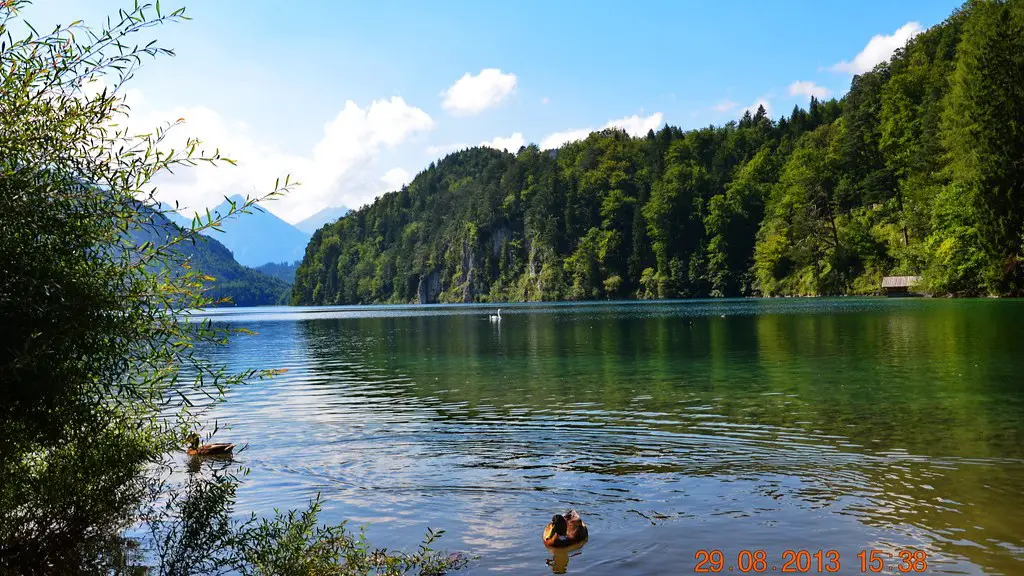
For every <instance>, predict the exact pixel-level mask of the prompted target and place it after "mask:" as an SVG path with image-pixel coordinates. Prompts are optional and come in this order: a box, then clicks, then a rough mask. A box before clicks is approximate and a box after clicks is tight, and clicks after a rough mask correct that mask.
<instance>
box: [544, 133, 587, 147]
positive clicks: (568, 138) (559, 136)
mask: <svg viewBox="0 0 1024 576" xmlns="http://www.w3.org/2000/svg"><path fill="white" fill-rule="evenodd" d="M593 131H594V129H592V128H580V129H578V130H565V131H563V132H554V133H552V134H549V135H548V136H547V138H544V139H543V140H541V141H540V149H541V150H551V149H552V148H560V147H561V146H563V145H564V144H568V143H569V142H575V141H577V140H583V139H584V138H586V137H587V136H589V135H590V133H591V132H593Z"/></svg>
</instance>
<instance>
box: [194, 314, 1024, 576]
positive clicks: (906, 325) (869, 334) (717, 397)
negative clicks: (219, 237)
mask: <svg viewBox="0 0 1024 576" xmlns="http://www.w3.org/2000/svg"><path fill="white" fill-rule="evenodd" d="M494 310H495V307H494V306H486V307H481V306H475V305H467V306H448V307H445V306H398V307H336V308H250V309H230V310H215V311H211V312H210V316H211V317H213V318H215V319H216V320H217V321H226V322H230V323H232V324H234V325H236V326H242V327H246V328H249V329H252V330H255V331H256V332H257V333H258V334H257V335H255V336H248V337H238V338H236V339H235V340H234V341H233V342H232V343H231V344H230V345H228V346H226V347H224V348H221V349H218V350H216V351H214V352H211V354H213V355H215V356H216V357H217V359H219V360H222V361H224V362H226V363H227V364H228V365H230V366H233V367H236V368H242V367H261V368H287V369H288V372H287V373H286V374H284V375H283V376H280V377H278V378H276V379H274V380H272V381H269V382H262V383H256V384H253V385H251V386H248V387H244V388H238V389H236V390H234V391H233V392H232V393H231V394H230V395H229V399H228V402H227V403H225V404H223V405H221V406H220V407H218V408H217V409H216V412H215V414H214V415H215V416H216V417H217V418H218V419H219V421H220V424H221V425H222V426H223V425H227V426H229V427H230V429H229V430H225V431H222V432H220V433H219V434H218V435H217V437H218V438H220V439H222V441H232V442H239V443H248V448H247V449H245V450H244V451H242V452H241V453H240V454H239V455H238V458H237V460H238V461H239V462H241V463H243V464H244V465H246V466H248V467H250V468H251V470H252V472H251V474H250V475H249V476H248V478H247V481H246V483H245V484H244V486H243V487H242V489H241V490H240V492H239V501H240V502H239V503H240V506H239V510H240V511H248V510H255V511H257V512H259V513H270V512H272V510H273V508H274V507H301V506H304V505H305V503H306V502H307V501H308V499H309V498H310V497H312V496H314V495H315V494H316V493H317V492H320V493H322V495H323V497H324V498H325V500H326V501H327V504H326V512H325V515H324V519H325V520H330V521H339V520H342V519H350V520H351V521H352V522H353V523H354V524H356V525H359V524H366V525H367V530H368V536H369V537H370V540H371V541H372V542H373V543H374V544H375V545H377V546H388V547H389V548H396V547H397V548H401V547H406V548H412V547H414V546H415V545H416V544H417V543H418V542H419V541H420V540H421V538H422V536H423V534H424V532H425V530H426V528H427V527H428V526H429V527H432V528H443V529H445V530H446V531H447V533H446V535H445V536H444V537H443V538H442V539H441V540H440V542H439V547H440V548H444V549H447V550H452V551H455V550H458V551H464V552H468V553H471V554H473V555H477V556H479V558H478V559H477V560H476V561H474V562H473V563H472V564H471V566H470V568H469V569H468V570H467V571H466V573H468V574H478V573H491V572H508V573H516V574H519V573H523V574H545V573H548V574H550V573H551V572H553V571H561V570H565V571H567V573H570V574H573V573H576V574H584V573H585V574H688V573H693V571H694V568H695V566H696V564H697V562H696V560H695V554H696V553H697V551H698V550H701V549H705V550H721V551H722V553H723V558H724V564H723V568H722V572H723V573H728V572H729V568H730V567H736V566H738V565H737V562H738V555H739V554H740V551H741V550H744V549H746V550H751V551H753V550H758V549H762V550H765V552H766V555H767V569H766V572H768V573H771V572H772V571H773V567H775V568H777V569H778V570H776V572H781V569H782V567H783V565H784V558H783V552H784V551H785V550H794V551H799V550H808V551H809V552H811V553H814V552H816V551H817V550H837V551H838V552H839V554H840V562H841V568H840V570H839V572H838V573H840V574H860V573H861V566H860V560H859V559H858V558H857V557H856V555H857V553H858V552H860V551H861V550H868V551H870V550H880V551H882V552H883V553H885V554H888V553H893V554H895V555H898V554H899V551H900V550H903V549H908V548H911V549H915V550H923V551H925V552H926V553H927V562H928V568H927V570H926V571H925V573H927V574H1024V301H1005V300H1004V301H995V300H973V301H969V300H955V301H949V300H925V299H903V300H886V299H848V298H843V299H834V300H810V299H786V300H739V301H677V302H659V303H601V304H572V305H563V304H556V305H552V304H544V305H507V304H506V305H502V316H503V319H502V321H501V323H500V324H494V323H491V322H490V321H489V320H488V318H487V315H488V314H491V313H493V312H494ZM569 507H574V508H576V509H577V510H579V511H580V513H581V514H582V515H583V518H584V519H585V520H586V521H587V523H588V525H589V526H590V532H591V538H590V541H589V542H588V543H587V545H586V546H585V547H583V548H582V549H581V550H580V551H578V552H576V553H574V555H573V556H571V557H569V558H565V557H561V556H560V557H559V558H557V559H553V558H552V554H551V553H550V552H549V551H548V550H547V549H546V548H545V547H544V546H543V544H542V543H541V530H542V528H543V526H544V525H545V524H546V523H547V522H548V521H549V520H550V518H551V515H552V513H554V512H557V511H564V510H565V509H567V508H569ZM549 560H555V562H554V564H555V565H554V566H553V565H552V564H551V563H549ZM897 560H898V559H897ZM897 560H890V559H889V558H888V557H887V556H886V557H885V566H886V568H885V570H884V571H883V573H897V572H896V570H895V569H893V568H894V565H895V564H896V563H897ZM566 561H567V566H566V565H565V564H566ZM816 562H817V561H814V562H813V565H812V568H811V570H810V572H811V573H817V572H818V566H817V563H816ZM734 573H739V568H735V570H734Z"/></svg>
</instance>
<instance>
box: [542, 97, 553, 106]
mask: <svg viewBox="0 0 1024 576" xmlns="http://www.w3.org/2000/svg"><path fill="white" fill-rule="evenodd" d="M540 103H541V104H544V105H547V104H550V103H551V98H548V97H547V96H545V97H543V98H541V99H540Z"/></svg>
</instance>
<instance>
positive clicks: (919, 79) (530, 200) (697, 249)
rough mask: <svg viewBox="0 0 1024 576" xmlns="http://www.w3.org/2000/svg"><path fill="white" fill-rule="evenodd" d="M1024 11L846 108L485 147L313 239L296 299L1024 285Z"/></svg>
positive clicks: (980, 20)
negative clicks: (542, 144) (898, 283)
mask: <svg viewBox="0 0 1024 576" xmlns="http://www.w3.org/2000/svg"><path fill="white" fill-rule="evenodd" d="M1022 198H1024V0H1013V1H1010V2H977V3H973V2H972V3H968V4H966V5H965V6H964V7H963V8H961V9H960V10H959V11H957V12H956V13H954V14H953V15H952V16H951V17H950V18H949V19H948V20H947V21H946V22H944V23H943V24H941V25H939V26H936V27H934V28H932V29H930V30H928V31H927V32H925V33H923V34H920V35H918V36H917V37H915V38H914V39H913V40H912V41H911V42H910V43H909V44H908V45H907V46H906V48H905V49H903V50H900V51H898V52H897V53H896V54H895V55H894V56H893V58H892V60H891V61H890V62H887V63H883V64H880V65H879V66H878V67H876V68H875V70H873V71H872V72H870V73H867V74H864V75H861V76H858V77H855V78H854V79H853V81H852V85H851V87H850V90H849V92H848V93H847V94H846V96H844V97H843V99H842V100H840V101H829V102H818V101H815V100H812V101H811V103H810V106H809V108H808V109H800V108H797V109H794V110H793V112H792V113H791V114H789V115H788V116H785V117H783V118H780V119H779V120H777V121H776V120H772V119H771V118H768V117H767V116H766V115H765V114H764V111H763V110H759V111H758V112H757V113H756V114H754V115H749V114H747V115H745V116H744V117H743V118H742V119H741V120H740V121H739V122H734V123H730V124H727V125H725V126H720V127H708V128H703V129H699V130H692V131H686V132H684V131H681V130H679V129H677V128H672V127H666V128H663V129H662V130H660V131H658V132H656V133H655V132H651V133H649V134H647V136H646V137H643V138H630V137H629V136H627V135H626V134H624V133H622V132H617V131H605V132H601V133H594V134H591V135H590V136H589V137H588V138H587V139H586V140H584V141H581V142H575V143H570V144H567V145H565V146H564V147H562V148H560V149H558V150H557V151H540V150H538V149H537V147H535V146H530V147H527V148H524V149H521V150H520V151H519V153H518V154H515V155H513V154H508V153H505V152H499V151H496V150H491V149H487V148H474V149H470V150H465V151H462V152H458V153H456V154H452V155H450V156H447V157H446V158H444V159H442V160H441V161H439V162H438V163H437V164H436V165H434V164H431V165H430V167H429V168H428V169H427V170H425V171H424V172H422V173H420V174H419V175H417V176H416V178H415V179H414V180H413V181H412V182H411V183H410V184H409V185H408V186H407V187H405V188H403V189H402V190H400V191H397V192H392V193H389V194H386V195H384V196H382V197H381V198H379V199H378V200H377V201H376V202H374V203H373V204H372V205H370V206H366V207H363V208H361V209H359V210H356V211H354V212H352V213H350V214H349V215H348V216H346V217H344V218H342V219H340V220H339V221H337V222H336V223H334V224H332V225H330V226H327V227H325V228H322V229H320V230H319V231H317V232H316V233H315V234H314V236H313V238H312V240H311V242H310V244H309V246H308V247H307V249H306V254H305V257H304V259H303V261H302V264H301V266H300V267H299V269H298V271H297V273H296V277H295V285H294V288H293V302H295V303H299V304H336V303H338V304H340V303H360V302H362V303H369V302H435V301H443V302H467V301H501V300H538V299H544V300H554V299H593V298H632V297H639V298H672V297H699V296H739V295H755V294H762V295H767V296H770V295H789V294H794V295H801V294H802V295H811V294H846V293H852V294H859V293H872V292H876V291H877V290H878V289H879V286H880V281H881V277H882V276H883V275H888V274H920V275H922V276H923V277H924V279H925V281H926V283H927V285H928V288H929V289H930V290H931V291H933V292H934V293H936V294H958V295H968V294H1002V295H1019V294H1021V293H1022V286H1024V270H1022V242H1024V208H1022Z"/></svg>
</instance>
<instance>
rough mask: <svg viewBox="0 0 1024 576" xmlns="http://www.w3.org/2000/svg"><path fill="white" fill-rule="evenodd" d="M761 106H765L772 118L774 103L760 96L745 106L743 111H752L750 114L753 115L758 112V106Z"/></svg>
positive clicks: (766, 111) (766, 112)
mask: <svg viewBox="0 0 1024 576" xmlns="http://www.w3.org/2000/svg"><path fill="white" fill-rule="evenodd" d="M759 106H764V112H765V114H767V115H768V117H769V118H770V117H771V115H772V105H771V104H770V103H769V102H768V100H766V99H764V98H758V99H757V100H755V101H754V103H753V104H751V105H750V106H747V107H746V108H744V109H743V111H744V112H750V115H751V116H753V115H754V114H757V108H758V107H759Z"/></svg>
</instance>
